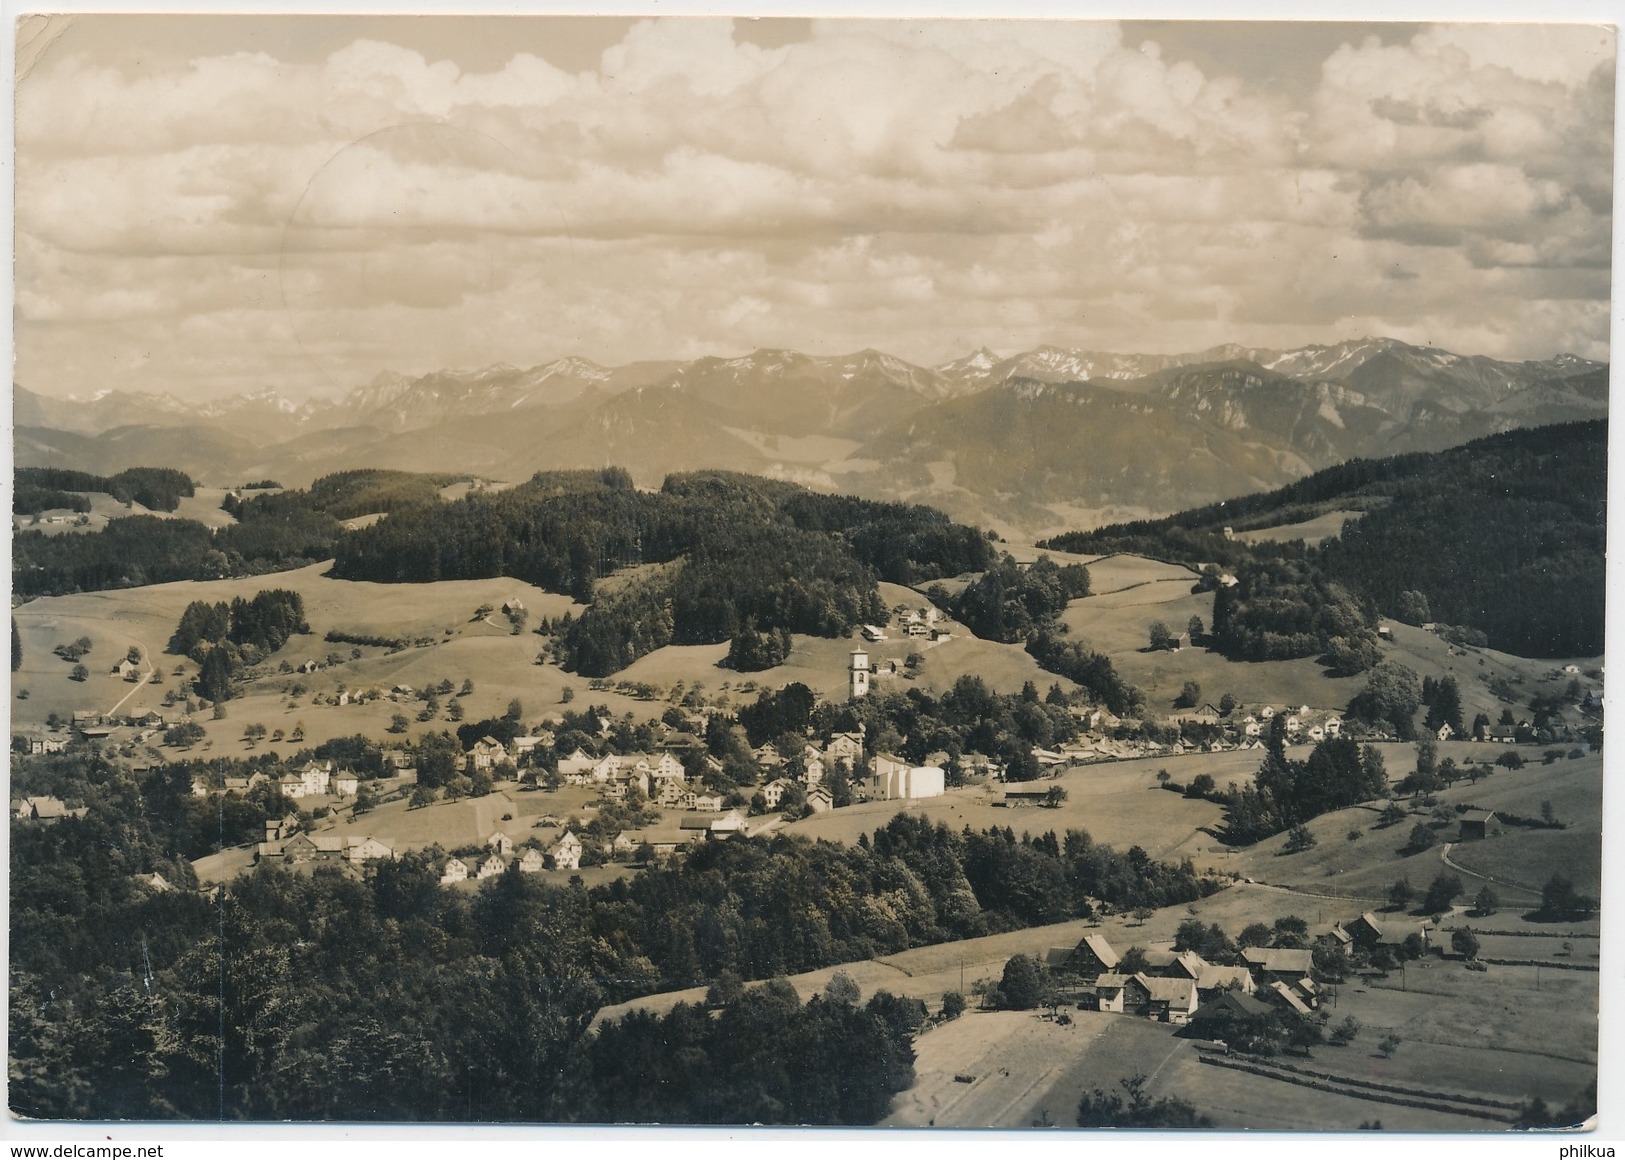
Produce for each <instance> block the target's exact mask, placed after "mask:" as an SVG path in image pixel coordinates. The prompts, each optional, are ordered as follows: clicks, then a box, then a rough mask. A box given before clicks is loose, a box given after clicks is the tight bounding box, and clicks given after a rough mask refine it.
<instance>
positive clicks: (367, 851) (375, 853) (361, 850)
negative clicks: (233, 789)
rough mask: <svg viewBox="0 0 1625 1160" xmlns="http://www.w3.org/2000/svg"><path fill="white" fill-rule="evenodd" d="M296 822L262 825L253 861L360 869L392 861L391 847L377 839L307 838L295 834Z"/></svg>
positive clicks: (289, 819)
mask: <svg viewBox="0 0 1625 1160" xmlns="http://www.w3.org/2000/svg"><path fill="white" fill-rule="evenodd" d="M298 824H299V819H298V818H295V817H293V816H291V815H290V816H289V817H285V818H282V819H280V820H277V819H272V820H268V821H267V822H266V823H265V840H264V841H262V842H261V843H260V844H259V845H258V846H257V847H256V848H255V850H254V861H255V862H256V863H259V862H278V863H282V864H285V865H289V866H298V865H305V864H309V863H323V862H328V863H340V864H343V865H349V866H360V865H362V864H363V863H366V862H372V861H375V860H379V859H381V860H384V861H393V860H394V859H395V858H396V857H397V855H396V853H395V849H394V847H392V846H390V845H389V843H387V842H383V841H380V840H379V839H377V838H373V837H368V836H365V835H359V834H307V833H301V832H298V831H296V830H295V828H294V827H295V826H297V825H298Z"/></svg>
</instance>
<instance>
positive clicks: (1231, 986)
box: [1196, 963, 1253, 1003]
mask: <svg viewBox="0 0 1625 1160" xmlns="http://www.w3.org/2000/svg"><path fill="white" fill-rule="evenodd" d="M1232 991H1234V992H1239V993H1241V994H1243V995H1251V994H1252V993H1253V976H1252V972H1251V971H1249V970H1248V969H1247V968H1246V967H1221V966H1217V965H1215V964H1213V963H1208V964H1206V965H1205V966H1204V967H1203V968H1202V973H1201V975H1200V976H1199V977H1198V978H1197V980H1196V993H1197V994H1198V995H1199V996H1200V997H1201V999H1202V1001H1203V1002H1204V1003H1206V1002H1209V1001H1210V1000H1212V999H1214V998H1216V997H1217V996H1219V995H1221V994H1228V993H1230V992H1232Z"/></svg>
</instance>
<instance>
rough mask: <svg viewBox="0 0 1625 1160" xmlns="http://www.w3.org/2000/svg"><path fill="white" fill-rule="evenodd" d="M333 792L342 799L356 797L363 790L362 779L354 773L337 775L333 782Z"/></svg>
mask: <svg viewBox="0 0 1625 1160" xmlns="http://www.w3.org/2000/svg"><path fill="white" fill-rule="evenodd" d="M332 789H333V792H334V793H335V794H337V795H339V796H340V797H355V795H356V793H357V792H358V791H359V790H360V789H361V779H360V778H358V777H356V775H355V774H353V773H335V774H334V775H333V781H332Z"/></svg>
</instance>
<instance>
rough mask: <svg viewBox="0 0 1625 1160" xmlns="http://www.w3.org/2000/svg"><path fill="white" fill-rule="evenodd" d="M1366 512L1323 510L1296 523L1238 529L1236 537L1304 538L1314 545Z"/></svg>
mask: <svg viewBox="0 0 1625 1160" xmlns="http://www.w3.org/2000/svg"><path fill="white" fill-rule="evenodd" d="M1364 514H1365V513H1364V512H1356V511H1330V512H1322V513H1321V514H1320V515H1318V516H1315V517H1314V518H1313V519H1308V520H1302V521H1300V522H1298V523H1295V524H1277V525H1276V526H1275V527H1273V528H1250V529H1248V530H1247V531H1238V532H1237V533H1236V539H1238V540H1240V541H1241V542H1242V543H1244V544H1269V543H1276V544H1279V543H1285V542H1287V541H1288V540H1302V541H1303V542H1304V543H1306V544H1308V545H1310V546H1311V547H1313V546H1314V545H1316V544H1318V543H1320V542H1321V541H1322V540H1324V539H1327V538H1329V537H1331V536H1336V535H1340V534H1342V531H1343V525H1344V524H1346V523H1348V522H1349V521H1350V520H1357V519H1359V518H1360V517H1361V516H1363V515H1364Z"/></svg>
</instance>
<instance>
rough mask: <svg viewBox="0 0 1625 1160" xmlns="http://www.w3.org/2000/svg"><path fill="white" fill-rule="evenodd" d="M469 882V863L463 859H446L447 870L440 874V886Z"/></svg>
mask: <svg viewBox="0 0 1625 1160" xmlns="http://www.w3.org/2000/svg"><path fill="white" fill-rule="evenodd" d="M467 880H468V863H467V862H464V861H463V860H462V859H461V858H448V859H446V868H445V869H444V870H442V871H441V872H440V884H441V885H442V886H446V885H449V884H451V883H453V882H466V881H467Z"/></svg>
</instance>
